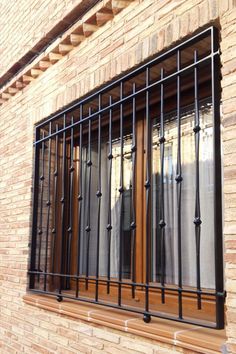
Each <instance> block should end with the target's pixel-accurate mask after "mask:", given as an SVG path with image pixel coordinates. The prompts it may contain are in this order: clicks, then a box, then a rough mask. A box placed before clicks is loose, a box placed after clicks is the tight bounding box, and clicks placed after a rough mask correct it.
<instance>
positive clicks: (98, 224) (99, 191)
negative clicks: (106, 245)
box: [95, 94, 102, 302]
mask: <svg viewBox="0 0 236 354" xmlns="http://www.w3.org/2000/svg"><path fill="white" fill-rule="evenodd" d="M101 100H102V97H101V94H99V96H98V109H99V111H100V110H101ZM96 196H97V198H98V215H97V253H96V289H95V301H96V302H97V301H98V277H99V247H100V212H101V197H102V190H101V114H99V115H98V188H97V193H96Z"/></svg>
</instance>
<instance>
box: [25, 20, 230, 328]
mask: <svg viewBox="0 0 236 354" xmlns="http://www.w3.org/2000/svg"><path fill="white" fill-rule="evenodd" d="M207 36H210V38H211V53H210V54H209V55H208V57H209V58H208V59H209V60H210V61H211V74H212V81H211V94H212V115H213V129H214V149H213V151H214V197H215V200H214V206H215V208H214V215H215V216H214V220H215V265H216V266H215V274H216V277H215V284H216V286H215V293H214V296H215V299H216V321H215V324H214V325H213V326H212V325H208V324H207V325H206V324H204V323H201V325H203V326H209V327H214V328H223V326H224V297H225V292H224V287H223V250H222V209H221V205H222V196H221V193H220V192H219V191H221V173H220V171H221V158H220V156H221V154H220V82H219V75H220V58H219V48H218V43H219V38H218V30H217V29H216V28H215V27H210V28H208V29H206V30H204V31H202V32H201V33H199V34H197V35H195V36H194V37H192V38H190V39H188V40H186V41H185V42H183V43H180V44H179V45H177V46H176V47H174V48H172V49H170V50H169V51H167V52H165V53H163V54H161V55H159V56H158V57H157V58H154V59H153V60H151V61H150V62H148V63H146V64H144V65H142V66H141V67H139V68H137V69H135V70H133V71H132V72H131V73H128V74H127V75H125V76H123V77H122V78H120V79H118V80H116V81H115V82H113V83H111V84H109V85H107V86H106V87H105V88H102V89H101V90H99V91H97V92H96V93H94V94H92V95H90V96H89V97H86V98H85V99H82V100H81V101H79V102H78V103H76V104H73V105H72V106H71V107H69V108H67V109H65V110H63V111H61V112H59V113H57V114H55V115H53V116H51V117H49V118H48V119H46V120H45V121H44V122H42V123H39V124H37V125H36V127H35V143H34V145H35V169H34V196H33V207H34V212H33V219H32V240H31V262H30V270H29V275H30V281H29V289H30V290H31V291H34V292H39V293H47V294H51V295H56V296H57V297H58V301H61V300H62V299H63V297H69V298H71V297H70V296H69V295H68V296H66V295H65V294H63V295H62V294H61V292H59V293H58V294H55V292H52V293H51V292H50V291H47V290H46V288H45V286H44V291H38V290H37V289H35V287H34V284H35V276H36V275H38V276H40V275H42V274H43V272H41V274H39V270H37V269H36V266H35V265H36V263H35V262H36V259H35V257H36V247H37V233H38V231H37V217H38V215H37V213H36V212H35V210H37V208H38V187H39V186H38V180H39V179H40V176H39V168H38V161H39V159H40V144H41V143H42V142H43V141H44V140H46V139H47V137H43V138H42V137H41V136H40V128H41V127H43V126H46V125H47V124H49V125H50V122H52V121H53V120H56V119H58V118H60V117H63V116H65V115H66V114H68V113H71V112H72V111H73V110H76V109H77V108H78V107H79V106H81V105H82V104H84V103H86V102H88V101H89V100H91V99H92V98H93V97H96V96H98V95H100V94H101V93H102V92H104V91H105V90H110V89H112V88H113V87H115V86H116V85H120V84H121V83H122V82H123V81H124V80H125V79H128V78H132V77H134V76H135V75H138V74H139V73H140V72H142V70H146V68H149V67H150V66H151V65H152V64H153V63H156V62H161V61H163V60H165V59H166V58H168V57H170V56H171V55H172V54H173V53H177V57H178V53H180V51H181V50H183V49H184V48H187V47H188V46H189V45H193V44H195V43H197V42H198V41H200V40H201V39H204V38H206V37H207ZM203 60H204V59H203ZM199 62H200V61H199ZM197 65H198V60H196V61H195V62H194V63H193V64H192V65H191V67H192V68H196V67H197ZM184 70H185V69H182V68H181V67H180V62H178V67H177V71H176V72H175V73H174V74H173V75H174V76H176V77H177V80H178V77H180V74H181V73H182V72H184ZM186 70H187V69H186ZM146 75H147V77H146V79H147V86H149V85H150V83H149V78H148V71H146ZM165 80H166V78H163V77H162V78H161V80H160V82H164V81H165ZM177 85H178V84H177ZM195 85H196V83H195ZM143 92H145V94H146V99H147V100H148V99H149V98H148V89H147V88H144V89H143ZM177 92H180V90H179V89H178V87H177ZM135 94H136V93H135V92H134V93H133V96H135ZM120 102H121V103H119V104H120V106H121V107H122V102H123V98H122V92H121V100H120ZM148 109H149V108H148V105H147V111H146V124H147V125H146V155H148V154H149V153H150V151H151V150H150V149H151V145H150V144H151V139H150V117H149V112H148ZM101 111H102V110H100V111H98V112H95V113H92V114H90V115H89V119H91V117H93V116H97V117H99V116H100V115H101V114H100V113H99V112H101ZM87 120H88V117H87ZM77 125H78V124H77ZM66 129H68V127H65V125H64V128H62V129H61V131H60V133H61V134H63V135H64V134H65V131H66ZM72 129H73V128H72ZM57 133H58V132H57ZM53 134H54V135H56V134H55V132H54V133H52V134H51V135H50V133H49V136H53ZM49 140H50V138H49ZM144 171H145V174H146V176H145V177H146V190H147V192H146V216H145V217H144V218H142V220H145V225H144V227H145V228H146V230H145V233H146V235H149V234H150V230H149V227H150V222H146V221H147V220H148V218H149V217H150V214H149V212H148V209H150V195H149V191H148V189H149V180H150V159H149V160H147V164H146V168H144ZM148 242H149V240H148V237H146V244H147V247H145V245H143V247H140V248H139V250H141V249H143V250H144V253H145V256H144V258H142V259H145V263H146V264H145V266H144V267H143V270H144V273H145V277H146V280H145V281H143V282H141V284H138V282H137V281H136V283H137V284H136V283H135V286H141V287H142V288H143V289H144V292H145V308H144V309H142V310H141V311H140V310H134V309H131V308H129V309H128V310H131V311H134V312H138V313H143V315H144V320H145V322H149V321H150V319H151V316H156V314H154V313H152V311H150V309H149V290H150V291H151V289H152V285H150V279H149V271H148V268H149V263H148V262H149V261H148V252H149V246H148V245H149V243H148ZM49 275H50V273H49ZM46 276H47V275H45V278H46ZM63 276H64V275H62V274H60V275H59V278H60V279H62V277H63ZM67 276H68V275H67ZM111 283H116V284H117V286H118V292H119V297H118V305H115V304H114V305H112V304H106V306H110V307H114V308H120V309H124V310H126V308H122V306H121V287H122V285H125V284H123V282H122V279H119V280H118V282H117V281H111ZM95 286H96V288H97V287H98V279H97V278H96V279H95ZM156 288H158V287H156ZM159 290H160V291H161V292H163V291H164V289H163V286H159ZM167 290H168V289H167ZM169 291H174V292H176V294H177V296H178V302H179V313H178V316H177V318H173V317H171V316H165V315H162V314H158V315H157V317H162V318H168V319H174V320H176V319H177V320H179V321H181V322H187V323H196V322H195V321H191V320H188V319H185V318H183V314H182V309H181V307H182V297H183V293H184V292H186V293H188V294H197V296H199V294H200V293H201V295H203V296H206V297H208V296H212V294H211V293H209V292H202V291H198V290H197V291H196V290H190V289H189V290H183V289H182V283H181V281H180V282H179V286H178V287H177V288H173V289H171V288H169ZM72 298H75V297H72ZM79 300H81V301H87V302H93V303H94V302H95V303H97V304H99V303H100V302H99V300H98V293H97V290H96V297H95V301H94V300H93V301H92V300H91V301H90V300H86V299H79ZM101 304H102V305H104V303H101Z"/></svg>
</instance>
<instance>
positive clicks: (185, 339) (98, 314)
mask: <svg viewBox="0 0 236 354" xmlns="http://www.w3.org/2000/svg"><path fill="white" fill-rule="evenodd" d="M23 300H24V302H25V303H26V304H28V305H32V306H36V307H38V308H41V309H44V310H48V311H53V312H56V313H58V314H61V315H63V314H64V315H66V316H70V317H73V318H77V319H79V320H82V321H87V322H91V323H95V324H100V325H102V326H105V327H108V328H109V327H110V328H113V329H117V330H120V331H124V332H128V333H131V334H135V335H138V336H143V337H146V338H150V339H153V340H157V341H159V342H163V343H167V344H170V345H176V346H178V347H180V348H185V349H190V350H193V351H196V352H200V353H206V354H208V353H209V354H216V353H221V352H222V347H223V345H224V343H225V342H226V336H225V330H214V329H208V328H203V327H200V326H197V325H188V324H184V323H180V322H174V321H169V320H163V319H159V318H154V317H153V318H152V321H151V322H150V323H148V324H146V323H144V322H143V319H142V316H141V315H138V314H134V313H131V312H126V311H122V310H113V309H112V310H111V309H106V308H105V307H104V308H103V307H100V306H98V305H93V304H83V303H81V302H77V301H76V302H75V301H73V300H69V299H65V300H63V301H62V302H57V300H56V299H55V298H53V297H50V296H45V295H35V294H27V295H25V296H24V298H23ZM111 313H112V315H111Z"/></svg>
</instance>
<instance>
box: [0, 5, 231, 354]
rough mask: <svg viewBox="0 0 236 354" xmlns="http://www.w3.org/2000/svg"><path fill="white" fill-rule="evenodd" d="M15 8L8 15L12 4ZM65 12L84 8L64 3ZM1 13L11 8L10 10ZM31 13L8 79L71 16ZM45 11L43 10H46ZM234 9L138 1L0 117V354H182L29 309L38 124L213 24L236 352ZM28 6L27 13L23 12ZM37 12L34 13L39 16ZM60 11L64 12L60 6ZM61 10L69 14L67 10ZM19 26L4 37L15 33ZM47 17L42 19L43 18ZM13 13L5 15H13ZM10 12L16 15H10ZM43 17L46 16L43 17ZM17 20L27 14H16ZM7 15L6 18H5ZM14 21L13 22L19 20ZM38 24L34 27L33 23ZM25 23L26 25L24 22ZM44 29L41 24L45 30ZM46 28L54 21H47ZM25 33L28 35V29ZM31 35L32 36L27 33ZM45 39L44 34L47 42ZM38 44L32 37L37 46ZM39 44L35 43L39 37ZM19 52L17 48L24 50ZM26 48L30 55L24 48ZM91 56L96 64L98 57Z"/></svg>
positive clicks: (8, 52) (10, 58)
mask: <svg viewBox="0 0 236 354" xmlns="http://www.w3.org/2000/svg"><path fill="white" fill-rule="evenodd" d="M8 3H9V6H10V2H8ZM61 3H64V4H65V6H66V9H69V8H72V7H73V6H74V5H77V4H78V3H79V1H69V2H61ZM3 4H6V2H5V1H4V2H3ZM26 4H32V7H31V12H32V14H34V15H32V16H30V18H31V20H32V23H31V22H29V23H30V24H31V25H30V24H29V23H27V21H25V20H24V19H25V14H24V16H23V15H22V16H23V18H22V19H21V22H22V23H24V24H25V26H29V27H31V28H32V32H30V33H31V34H32V35H29V34H27V36H25V35H23V36H22V38H21V39H19V41H17V39H16V36H15V35H13V38H12V39H11V40H12V41H13V42H11V43H12V45H11V46H8V47H6V48H5V49H4V50H3V51H2V53H1V56H0V59H3V61H1V60H0V61H1V62H2V65H3V66H2V68H1V72H2V73H3V72H4V71H5V70H6V69H7V68H8V67H10V66H11V65H12V64H13V63H14V61H16V60H17V58H18V57H19V56H20V55H22V54H23V51H24V50H25V49H26V48H29V47H30V46H32V45H33V41H34V36H33V33H34V31H35V30H36V28H37V27H38V28H39V23H41V25H40V26H41V27H40V28H39V31H38V30H37V36H39V37H40V36H42V35H43V33H44V30H45V26H47V25H48V26H53V24H55V23H57V22H58V21H59V20H60V19H61V18H62V17H63V14H64V11H65V8H63V9H64V10H62V8H61V7H60V9H59V8H58V9H57V7H55V2H53V1H52V0H51V1H50V6H52V9H54V10H52V12H50V17H51V21H52V22H50V25H49V23H47V16H45V13H47V11H48V10H47V11H46V10H45V8H47V5H48V4H49V2H48V1H46V0H45V1H41V2H40V1H34V2H33V1H30V2H29V1H27V2H25V5H24V6H26ZM38 4H40V6H42V8H41V7H40V8H38ZM234 5H235V2H234V1H233V0H220V1H217V0H192V1H185V0H179V1H175V0H172V1H170V0H158V1H157V0H145V1H142V0H135V1H134V2H133V3H131V4H130V5H129V6H128V7H127V8H126V9H124V10H123V11H122V12H121V13H119V14H118V15H117V16H116V17H115V18H114V20H113V21H111V22H108V23H107V24H106V25H105V26H103V27H101V28H100V29H99V30H98V31H97V32H96V33H94V34H93V35H92V36H90V37H88V38H87V39H86V40H85V41H84V42H83V43H82V44H81V45H80V46H79V47H78V48H75V49H74V50H73V51H72V52H70V53H69V54H68V55H67V56H65V57H63V59H61V60H60V61H59V62H58V63H57V64H56V65H54V66H53V67H51V68H50V69H49V70H47V71H46V72H45V73H44V74H42V75H41V76H40V77H39V78H38V79H36V80H35V81H34V82H33V83H32V84H30V85H29V86H27V87H26V88H24V90H23V91H20V92H19V93H17V94H16V95H15V96H14V97H12V98H11V99H10V100H9V101H8V102H7V103H5V104H4V105H2V106H1V108H0V112H1V114H0V119H1V124H0V156H1V159H0V296H1V305H0V352H1V353H30V354H31V353H63V354H64V353H78V352H86V353H87V352H88V353H91V352H92V353H99V352H101V351H103V352H108V353H112V354H113V353H124V352H127V353H129V352H133V353H134V352H143V353H146V352H148V353H149V352H150V353H155V352H156V353H171V352H177V351H182V350H181V348H175V349H174V348H173V347H170V346H167V345H166V346H165V345H164V344H161V343H157V342H155V343H154V342H153V341H151V340H147V339H146V340H145V339H143V338H141V337H136V336H131V335H128V334H125V333H121V332H119V331H112V330H110V329H106V328H101V327H97V326H96V325H87V324H85V323H83V322H82V321H75V320H72V319H69V318H67V317H65V316H64V317H62V316H60V315H57V314H54V313H51V312H50V313H49V312H48V311H46V310H39V309H37V308H33V307H31V306H28V305H26V304H24V303H23V299H22V297H23V295H24V294H25V293H26V286H27V274H26V273H27V268H28V259H29V248H28V243H29V241H30V223H31V200H32V194H31V193H32V167H33V148H32V141H33V127H34V124H35V123H36V122H38V121H40V120H41V119H43V118H45V117H47V116H48V115H49V114H51V113H53V112H55V111H56V110H58V109H59V108H61V107H63V106H64V105H66V104H69V103H70V102H72V101H73V100H75V99H77V98H79V97H81V96H83V95H84V94H86V93H88V92H89V91H91V90H92V89H94V88H95V87H98V86H100V85H101V84H103V83H104V82H106V81H109V80H111V79H112V78H114V77H115V76H117V75H119V74H121V73H122V72H125V71H127V70H128V69H130V68H132V67H134V66H135V65H136V64H138V63H140V62H142V61H143V60H145V59H146V58H148V57H150V56H152V55H154V54H155V53H158V52H159V51H160V50H162V49H164V48H167V47H168V46H170V45H171V44H172V43H173V42H175V41H177V40H179V39H181V38H183V37H185V36H187V35H189V34H190V33H193V32H194V31H196V30H197V29H198V28H200V27H203V26H206V25H208V24H209V23H212V22H214V23H215V24H216V25H219V24H220V25H221V27H222V31H221V37H222V43H221V48H222V64H223V67H222V74H223V80H222V88H223V91H222V99H223V118H222V122H223V153H224V160H223V161H224V219H225V228H224V235H225V236H224V237H225V243H224V244H225V261H226V267H225V269H226V273H225V275H226V289H227V291H228V297H227V335H228V350H229V351H230V350H231V351H232V352H236V340H235V338H236V333H235V327H236V326H235V322H236V283H235V279H236V255H235V249H236V246H235V245H236V243H235V236H236V228H235V219H236V202H235V200H236V177H235V176H236V166H235V161H236V158H235V151H236V135H235V134H236V114H235V112H234V107H235V96H236V74H235V67H236V62H235V58H234V56H235V54H236V39H235V38H236V36H235V24H234V23H235V17H236V9H235V7H234ZM22 6H23V5H22ZM33 6H35V10H34V9H33ZM60 6H62V5H60ZM62 7H63V6H62ZM16 8H17V5H15V6H12V9H10V10H9V11H10V13H12V15H11V16H12V22H11V20H10V23H9V24H6V28H7V30H6V33H5V34H3V37H1V41H2V43H5V41H6V40H7V36H10V35H11V34H12V28H13V27H12V26H13V23H14V18H15V17H14V15H13V13H14V11H16ZM42 9H44V11H45V12H44V11H43V10H42ZM5 11H6V10H5ZM11 11H12V12H11ZM37 13H40V14H41V15H40V16H38V17H37V16H36V14H37ZM18 14H23V13H22V12H20V11H18ZM1 16H2V15H1ZM11 16H10V18H11ZM33 18H34V20H33ZM19 19H20V18H18V23H20V21H19ZM37 21H38V22H37ZM43 21H46V22H43ZM25 31H27V29H25ZM27 33H29V32H27ZM39 33H40V34H39ZM31 37H32V38H31ZM35 37H36V35H35ZM17 45H18V49H16V46H17ZM23 48H25V49H23ZM91 53H92V55H91ZM188 353H189V351H188Z"/></svg>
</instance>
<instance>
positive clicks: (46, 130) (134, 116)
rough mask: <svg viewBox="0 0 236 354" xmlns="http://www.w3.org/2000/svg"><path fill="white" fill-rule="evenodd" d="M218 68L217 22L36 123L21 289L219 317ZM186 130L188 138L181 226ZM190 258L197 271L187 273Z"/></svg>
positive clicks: (185, 318)
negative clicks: (205, 172)
mask: <svg viewBox="0 0 236 354" xmlns="http://www.w3.org/2000/svg"><path fill="white" fill-rule="evenodd" d="M219 77H220V59H219V48H218V32H217V29H215V28H214V27H211V28H208V29H206V30H204V31H203V32H201V33H200V34H198V35H196V36H194V37H192V38H191V39H189V40H187V41H185V42H183V43H181V44H180V45H178V46H176V47H175V48H173V49H170V50H169V51H167V52H166V53H164V54H161V55H159V56H158V57H156V58H154V59H153V60H151V61H150V62H148V63H146V64H144V65H142V66H141V67H139V68H137V69H135V70H133V71H132V72H130V73H128V74H127V75H125V76H123V77H122V78H121V79H118V80H116V81H115V82H112V83H110V84H109V85H107V86H106V87H104V88H102V89H100V90H99V91H98V92H96V93H93V94H92V95H90V96H89V97H86V98H84V99H82V100H81V101H79V102H78V103H76V104H74V105H73V106H71V107H69V108H67V109H65V110H63V111H61V112H59V113H57V114H55V115H54V116H52V117H49V118H48V119H47V120H45V121H44V122H42V123H40V124H38V125H37V126H36V133H35V143H34V147H35V177H34V209H33V228H32V244H31V265H30V270H29V275H30V290H31V291H34V292H36V293H45V294H50V295H54V296H56V297H57V299H58V301H62V300H63V298H72V299H75V300H81V301H85V302H91V303H97V304H101V305H106V306H109V307H113V308H119V309H123V310H129V311H134V312H136V313H141V314H143V315H144V320H145V321H146V322H149V321H150V319H151V316H157V317H162V318H168V319H173V320H178V321H182V322H187V323H199V324H201V325H203V326H209V327H215V328H222V327H223V325H224V297H225V293H224V290H223V259H222V216H221V161H220V113H219V105H220V82H219ZM204 110H205V111H207V112H208V116H209V117H210V118H209V119H210V120H211V122H212V123H209V124H210V125H209V124H208V125H207V124H206V125H205V127H206V128H204V129H206V130H207V128H209V127H210V128H209V129H212V132H213V133H212V151H213V164H212V167H209V171H210V172H209V175H211V174H212V175H213V182H212V183H209V184H208V189H210V192H209V195H212V196H213V203H212V207H213V209H214V212H213V217H212V218H213V219H214V220H213V224H214V230H213V232H212V247H213V248H214V252H213V256H211V255H209V257H206V256H204V257H202V255H201V250H202V247H204V243H205V242H206V238H210V231H209V235H208V234H207V232H206V231H204V232H205V234H203V231H202V230H205V229H203V226H204V220H206V215H205V217H204V216H203V215H202V214H203V211H202V205H203V202H202V198H203V197H202V192H201V190H202V188H203V182H202V176H201V173H202V172H201V171H202V170H201V168H200V165H201V163H202V157H201V156H202V155H201V153H202V152H201V151H202V149H204V146H205V145H204V146H203V147H202V145H201V144H203V141H204V137H203V135H202V136H201V134H203V131H202V130H203V127H201V124H202V123H201V115H202V114H203V113H202V112H203V111H204ZM187 112H191V113H187ZM188 114H189V116H190V118H188V119H189V121H187V119H186V117H187V116H188ZM186 122H187V123H186ZM189 122H190V123H189ZM188 124H190V125H191V132H190V133H187V130H186V129H187V128H186V126H187V125H188ZM188 134H189V136H190V137H192V136H193V137H194V138H193V139H194V147H191V146H189V156H190V157H189V164H190V163H191V166H194V167H191V171H194V175H193V176H192V178H191V179H190V180H191V181H194V182H193V187H192V188H190V191H188V193H189V194H188V195H190V199H191V200H194V208H193V210H192V214H191V213H190V214H189V215H191V223H192V224H191V225H192V228H191V230H192V229H193V234H192V233H191V232H192V231H191V232H190V234H189V235H188V232H189V231H188V230H187V225H189V224H188V222H189V215H183V210H185V209H184V208H186V203H187V201H186V200H185V199H186V198H185V194H184V193H187V192H186V191H184V188H186V187H185V183H186V182H185V181H186V180H187V178H188V177H186V174H187V169H185V162H183V156H184V155H183V147H184V146H185V145H184V144H185V143H184V139H187V138H185V136H187V135H188ZM174 135H176V138H175V137H174V138H173V136H174ZM206 135H207V134H206ZM189 139H190V138H189ZM191 139H192V138H191ZM201 139H202V140H201ZM205 139H207V138H206V137H205ZM186 141H188V140H186ZM154 148H155V149H156V150H155V151H157V153H154V152H153V151H154ZM168 149H169V150H170V151H171V153H169V152H168V151H169V150H168ZM158 154H159V155H158ZM171 154H172V155H173V154H174V155H175V158H176V163H174V162H173V161H174V158H173V156H172V155H171ZM157 156H159V157H157ZM171 159H172V160H171ZM170 161H172V162H170ZM154 163H156V164H157V166H158V167H157V168H156V169H157V170H158V171H157V172H155V168H154ZM168 166H171V171H172V170H174V172H171V176H173V181H174V183H173V181H171V182H168V178H169V174H170V173H169V172H166V169H168V168H169V167H168ZM206 166H207V165H206ZM168 173H169V174H168ZM127 176H128V177H127ZM144 176H145V177H144ZM155 181H157V182H155ZM155 183H156V184H155ZM168 183H169V184H170V183H171V188H172V189H170V187H168V186H167V185H168ZM174 184H175V186H174ZM168 188H169V190H171V193H172V194H173V196H172V199H171V200H172V202H171V203H170V198H169V196H168V195H167V194H168V193H169V190H168ZM211 188H212V194H210V193H211ZM186 195H187V194H186ZM206 200H207V199H206ZM169 204H170V205H169ZM167 208H169V209H171V210H174V211H173V213H174V216H173V218H172V219H173V221H170V220H169V219H168V215H167V214H168V213H169V211H168V209H167ZM140 209H142V213H140ZM203 209H204V208H203ZM205 212H206V210H205ZM187 218H188V220H187ZM172 219H171V220H172ZM140 220H141V221H140ZM154 224H155V225H156V226H154ZM170 229H171V230H174V231H171V232H172V233H171V232H170V231H168V230H170ZM167 234H168V235H170V241H167ZM192 235H194V237H195V246H194V249H192V250H191V249H190V248H189V246H186V244H187V243H188V242H187V241H188V240H189V239H190V238H191V237H192ZM175 241H176V242H175ZM170 245H171V246H170ZM202 245H203V246H202ZM168 247H169V248H173V249H172V250H171V252H172V253H170V249H168ZM186 247H188V248H186ZM192 248H193V247H192ZM186 249H187V251H186ZM189 255H194V257H193V258H195V260H194V259H193V260H192V261H191V263H189V260H186V259H188V258H189V257H188V256H189ZM170 262H171V264H173V265H174V266H173V267H172V268H171V269H172V270H171V272H172V273H171V277H172V278H171V279H172V280H168V277H169V278H170V275H168V272H169V270H168V267H169V266H168V264H169V263H170ZM187 262H188V263H187ZM194 264H195V265H194ZM209 265H210V268H208V266H209ZM189 266H190V267H193V268H194V270H192V273H194V272H195V275H194V276H193V275H192V274H191V275H190V278H191V279H192V278H193V279H194V280H189V281H186V280H185V273H186V268H188V267H189ZM213 268H214V270H213V271H212V273H213V274H212V279H214V281H213V282H214V285H213V286H212V285H210V284H209V286H208V285H203V281H202V279H201V276H202V273H203V272H207V271H208V269H213ZM193 282H194V284H193ZM170 304H173V306H172V305H171V306H170ZM209 304H210V305H209ZM207 306H208V307H209V309H208V307H207ZM190 308H191V309H192V308H194V309H195V310H189V309H190Z"/></svg>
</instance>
